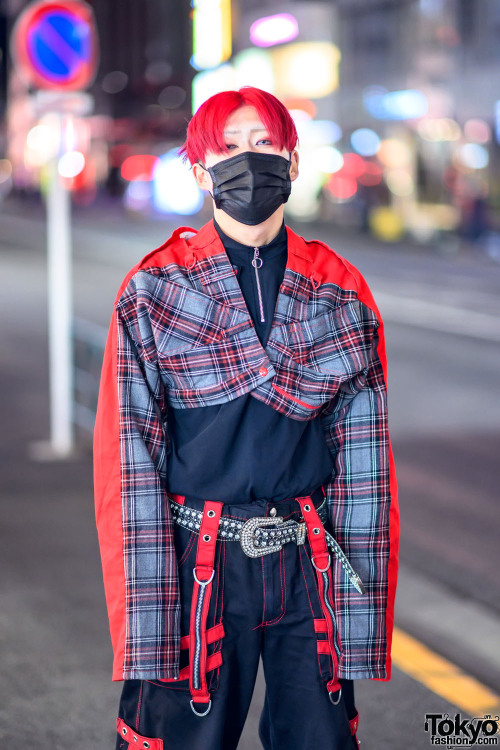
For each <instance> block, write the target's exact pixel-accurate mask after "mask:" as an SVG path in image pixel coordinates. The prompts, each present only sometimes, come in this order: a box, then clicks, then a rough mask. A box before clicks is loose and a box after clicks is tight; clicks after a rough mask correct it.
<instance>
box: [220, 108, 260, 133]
mask: <svg viewBox="0 0 500 750" xmlns="http://www.w3.org/2000/svg"><path fill="white" fill-rule="evenodd" d="M248 130H266V126H265V125H264V123H263V122H262V120H261V119H260V116H259V114H258V112H257V110H256V109H255V107H250V106H247V105H245V106H244V107H240V108H239V109H237V110H235V111H234V112H233V113H232V114H230V115H229V117H228V118H227V120H226V122H225V124H224V133H228V132H242V131H248Z"/></svg>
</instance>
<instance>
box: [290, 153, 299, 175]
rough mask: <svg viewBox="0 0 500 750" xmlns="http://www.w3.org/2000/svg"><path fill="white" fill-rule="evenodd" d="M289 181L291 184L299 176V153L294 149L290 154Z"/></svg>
mask: <svg viewBox="0 0 500 750" xmlns="http://www.w3.org/2000/svg"><path fill="white" fill-rule="evenodd" d="M290 160H291V162H292V163H291V165H290V180H291V181H292V182H293V181H294V180H296V179H297V177H298V176H299V152H298V151H297V150H296V149H294V150H293V151H292V153H291V154H290Z"/></svg>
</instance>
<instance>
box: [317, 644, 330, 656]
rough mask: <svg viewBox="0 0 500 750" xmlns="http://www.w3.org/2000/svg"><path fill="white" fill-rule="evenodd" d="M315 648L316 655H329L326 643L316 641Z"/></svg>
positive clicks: (328, 646)
mask: <svg viewBox="0 0 500 750" xmlns="http://www.w3.org/2000/svg"><path fill="white" fill-rule="evenodd" d="M316 648H317V650H318V654H329V653H330V644H329V643H328V641H317V642H316Z"/></svg>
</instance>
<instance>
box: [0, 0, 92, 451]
mask: <svg viewBox="0 0 500 750" xmlns="http://www.w3.org/2000/svg"><path fill="white" fill-rule="evenodd" d="M11 50H12V56H13V59H14V65H15V67H16V70H17V72H18V73H19V75H20V77H21V78H22V79H23V80H24V81H25V83H26V86H27V87H34V88H36V89H37V91H38V94H42V93H47V94H49V92H52V93H53V94H55V101H54V102H53V104H54V110H53V111H54V114H55V115H56V119H57V125H56V127H57V131H58V132H57V135H58V153H57V157H56V158H53V159H51V160H50V162H49V163H48V165H47V166H48V170H49V179H48V192H47V266H48V325H49V366H50V372H49V383H50V441H49V442H42V443H40V444H38V445H37V446H34V451H33V456H34V457H35V458H39V459H41V460H48V459H51V458H66V457H68V456H69V455H70V454H71V453H72V452H73V449H74V431H73V380H74V375H73V335H72V334H73V332H72V301H73V292H72V278H71V276H72V274H71V197H70V192H69V191H68V190H67V189H66V188H65V186H64V184H63V183H62V181H61V179H60V177H59V174H58V167H59V159H60V157H61V156H62V155H63V154H64V153H66V152H67V151H69V150H70V149H69V148H67V147H68V146H69V145H70V144H69V143H67V142H66V141H69V140H70V139H69V138H68V139H67V138H66V136H67V132H66V128H67V127H68V122H67V117H66V118H65V113H69V114H77V112H78V111H79V110H81V109H82V97H81V96H80V97H77V98H76V99H73V100H72V99H71V97H70V99H69V100H68V99H67V98H63V99H60V98H59V104H58V105H56V102H57V99H58V96H59V95H61V94H68V93H69V92H75V93H76V92H82V89H84V88H85V87H86V86H89V85H90V84H91V83H92V81H93V80H94V77H95V73H96V70H97V62H98V40H97V30H96V24H95V18H94V13H93V10H92V7H91V6H90V5H89V4H88V3H86V2H83V0H35V1H34V2H32V3H30V4H29V5H28V6H27V7H26V8H25V9H24V10H23V11H22V12H21V13H20V15H19V17H18V19H17V21H16V24H15V26H14V29H13V33H12V38H11ZM88 98H89V97H86V98H85V102H84V107H83V111H82V114H83V113H84V111H85V109H86V101H87V99H88ZM49 99H50V95H49ZM40 104H41V106H42V107H43V101H42V102H40ZM45 104H46V105H47V102H46V103H45ZM75 105H76V109H75ZM49 106H50V102H49ZM49 111H50V110H49ZM72 146H73V144H71V147H72Z"/></svg>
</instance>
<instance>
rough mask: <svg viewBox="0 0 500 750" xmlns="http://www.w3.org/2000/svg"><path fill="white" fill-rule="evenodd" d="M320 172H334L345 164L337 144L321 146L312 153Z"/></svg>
mask: <svg viewBox="0 0 500 750" xmlns="http://www.w3.org/2000/svg"><path fill="white" fill-rule="evenodd" d="M312 158H313V159H314V164H315V167H316V169H317V170H318V172H324V173H326V174H333V173H334V172H338V171H339V169H342V167H343V166H344V157H343V156H342V154H341V153H340V151H339V150H338V149H337V148H335V146H320V147H319V148H316V149H315V150H314V152H313V154H312Z"/></svg>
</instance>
